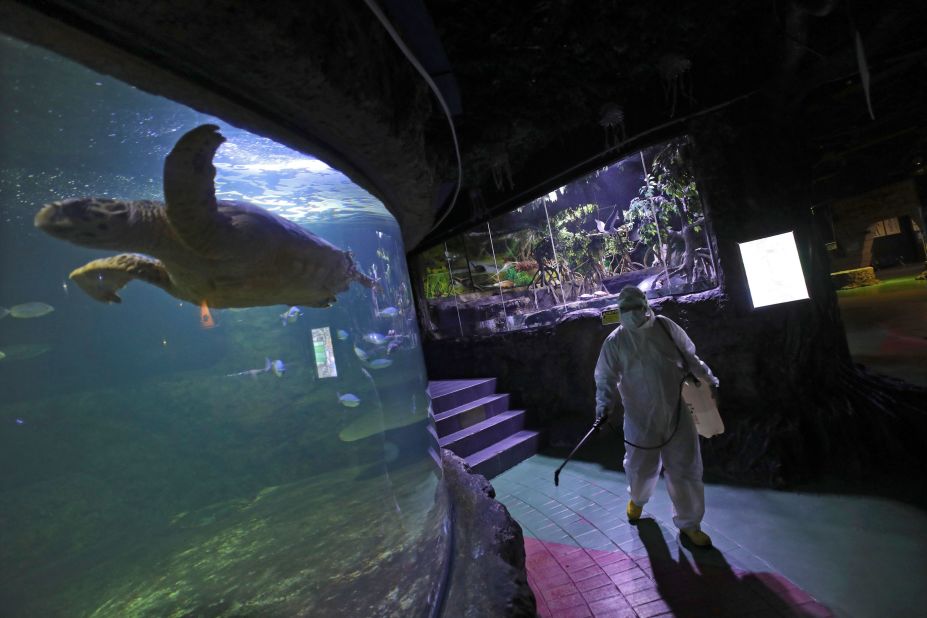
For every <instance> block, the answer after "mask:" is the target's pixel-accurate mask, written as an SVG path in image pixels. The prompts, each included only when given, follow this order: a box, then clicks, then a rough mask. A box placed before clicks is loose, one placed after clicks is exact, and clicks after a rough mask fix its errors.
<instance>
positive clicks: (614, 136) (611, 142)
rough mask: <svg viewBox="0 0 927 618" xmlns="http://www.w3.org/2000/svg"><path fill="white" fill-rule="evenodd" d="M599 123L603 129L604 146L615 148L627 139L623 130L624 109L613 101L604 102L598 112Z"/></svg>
mask: <svg viewBox="0 0 927 618" xmlns="http://www.w3.org/2000/svg"><path fill="white" fill-rule="evenodd" d="M599 125H601V127H602V128H603V129H605V148H607V149H612V148H617V147H618V144H620V143H621V142H623V141H624V140H625V139H627V135H626V134H625V130H624V109H622V108H621V106H620V105H617V104H615V103H606V104H605V105H603V106H602V110H601V111H600V112H599Z"/></svg>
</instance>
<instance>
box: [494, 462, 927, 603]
mask: <svg viewBox="0 0 927 618" xmlns="http://www.w3.org/2000/svg"><path fill="white" fill-rule="evenodd" d="M560 463H561V460H560V459H555V458H552V457H549V456H545V455H536V456H534V457H532V458H531V459H529V460H527V461H525V462H523V463H521V464H519V465H518V466H516V467H515V468H512V469H511V470H509V471H507V472H505V473H503V474H502V475H500V476H499V477H496V478H495V479H493V480H492V484H493V486H494V487H495V489H496V494H497V496H496V497H497V499H498V500H499V501H501V502H502V503H503V504H505V505H506V506H507V507H508V509H509V511H510V512H511V514H512V515H513V516H514V517H515V519H516V520H518V522H519V523H520V524H521V525H522V527H523V529H524V533H525V549H526V553H527V563H528V578H529V583H530V584H531V586H532V589H533V590H534V591H535V596H536V598H537V601H538V612H539V614H540V615H541V616H554V617H561V616H563V617H571V616H628V617H631V616H641V617H649V616H674V615H675V616H682V617H696V616H732V617H734V616H736V617H739V616H743V617H745V618H747V617H757V618H759V617H766V616H770V617H772V616H777V617H778V616H831V615H833V616H841V617H842V616H848V617H853V618H856V617H860V618H864V617H869V616H872V617H876V616H878V617H883V616H884V617H889V616H891V617H907V616H910V617H915V616H927V589H925V588H927V587H925V586H924V584H925V582H927V514H925V512H924V511H923V510H920V509H918V508H916V507H912V506H908V505H906V504H903V503H899V502H894V501H890V500H886V499H882V498H872V497H865V496H851V495H834V494H829V495H821V494H810V493H789V492H776V491H772V490H756V489H744V488H736V487H726V486H722V485H712V484H708V485H706V504H707V513H706V517H705V521H704V522H703V526H702V527H703V529H704V530H705V531H706V532H708V533H709V534H710V535H711V537H712V541H713V543H714V548H713V549H707V550H706V549H700V548H694V547H692V546H691V545H690V544H689V543H688V542H685V543H683V542H681V541H680V540H679V537H678V533H677V532H676V530H675V528H674V527H673V524H672V518H671V505H670V502H669V498H668V497H667V495H666V491H665V488H664V486H663V482H662V481H661V482H660V486H659V487H658V489H657V491H656V493H655V496H654V498H653V500H651V502H650V503H648V504H647V506H646V508H645V510H644V516H643V518H642V519H641V520H640V522H638V523H637V524H635V525H632V524H629V523H628V522H627V518H626V515H625V512H624V510H625V506H626V504H627V493H626V490H625V485H626V483H625V478H624V474H623V473H621V472H617V471H614V470H606V469H604V468H603V467H602V466H601V465H599V464H597V463H590V462H583V461H577V462H570V464H569V465H568V466H567V467H566V468H564V470H563V472H562V473H561V475H560V486H559V487H555V486H554V483H553V473H554V470H555V469H556V467H557V466H559V465H560Z"/></svg>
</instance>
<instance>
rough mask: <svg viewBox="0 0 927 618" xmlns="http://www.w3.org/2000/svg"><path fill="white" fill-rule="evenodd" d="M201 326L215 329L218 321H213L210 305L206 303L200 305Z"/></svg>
mask: <svg viewBox="0 0 927 618" xmlns="http://www.w3.org/2000/svg"><path fill="white" fill-rule="evenodd" d="M200 326H201V327H202V328H215V327H216V321H215V320H213V319H212V314H211V313H209V305H207V304H206V301H205V300H204V301H203V302H201V303H200Z"/></svg>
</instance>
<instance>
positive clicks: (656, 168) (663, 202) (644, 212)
mask: <svg viewBox="0 0 927 618" xmlns="http://www.w3.org/2000/svg"><path fill="white" fill-rule="evenodd" d="M687 149H688V140H686V139H684V138H680V139H676V140H673V141H671V142H669V143H668V144H666V145H665V146H664V147H663V148H662V149H661V150H660V152H658V153H657V155H656V156H655V157H654V159H653V162H652V163H651V166H650V171H649V173H648V174H647V175H646V176H645V177H644V185H643V186H642V187H641V188H640V190H639V192H638V197H635V198H634V199H632V200H631V204H630V205H629V207H628V209H627V210H626V211H624V220H625V222H626V223H632V224H637V225H639V226H640V228H639V229H640V232H639V233H640V237H641V240H642V241H643V242H645V243H647V244H650V245H654V244H657V243H658V242H659V239H658V238H657V222H659V225H660V228H661V231H664V230H666V229H667V227H669V226H671V225H674V224H675V226H676V227H677V228H678V227H681V226H682V225H688V224H691V223H692V222H694V221H696V220H698V219H700V218H701V217H702V216H703V209H702V201H701V198H700V197H699V194H698V189H697V187H696V185H695V178H694V176H693V175H692V169H691V167H690V165H689V163H688V161H687V160H686V154H687Z"/></svg>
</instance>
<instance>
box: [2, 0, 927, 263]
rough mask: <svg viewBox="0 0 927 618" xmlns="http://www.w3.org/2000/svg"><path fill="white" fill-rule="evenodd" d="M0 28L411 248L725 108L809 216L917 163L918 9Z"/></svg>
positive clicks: (922, 94) (85, 6) (407, 3)
mask: <svg viewBox="0 0 927 618" xmlns="http://www.w3.org/2000/svg"><path fill="white" fill-rule="evenodd" d="M377 13H380V14H381V15H380V17H378V16H377ZM384 19H385V22H384ZM0 28H2V29H3V30H5V31H6V32H8V33H10V34H12V35H13V36H16V37H19V38H23V39H25V40H29V41H31V42H33V43H37V44H39V45H43V46H45V47H49V48H51V49H53V50H55V51H58V52H60V53H63V54H65V55H68V56H70V57H72V58H74V59H76V60H78V61H80V62H83V63H84V64H87V65H88V66H90V67H91V68H95V69H96V70H99V71H102V72H106V73H109V74H112V75H114V76H116V77H118V78H120V79H123V80H124V81H128V82H130V83H132V84H134V85H136V86H138V87H140V88H143V89H146V90H150V91H153V92H157V93H159V94H164V95H165V96H169V97H171V98H174V99H176V100H178V101H180V102H183V103H186V104H188V105H191V106H192V107H194V108H196V109H199V110H201V111H205V112H208V113H212V114H214V115H217V116H220V117H223V118H225V119H226V120H228V121H229V122H231V123H233V124H237V125H238V126H242V127H244V128H248V129H251V130H253V131H255V132H257V133H260V134H263V135H267V136H269V137H272V138H274V139H276V140H277V141H279V142H281V143H284V144H288V145H290V146H294V147H296V148H300V149H303V150H306V151H309V152H312V153H313V154H316V155H317V156H319V157H320V158H322V159H324V160H326V161H328V162H329V163H331V164H333V165H335V166H336V167H339V168H340V169H342V170H343V171H345V172H346V173H347V174H348V175H349V176H351V177H352V178H353V179H354V180H355V181H356V182H358V183H359V184H361V185H362V186H364V187H365V188H367V189H368V190H370V191H371V192H372V193H374V194H375V195H377V196H378V197H380V199H381V200H383V202H384V203H385V204H386V206H387V207H388V208H389V209H390V210H391V211H392V212H393V214H394V215H396V217H397V219H398V220H399V222H400V225H401V226H402V228H403V232H404V236H405V240H406V246H407V247H408V248H409V249H410V250H411V249H413V248H415V247H419V248H422V247H425V246H427V245H428V244H430V243H434V242H436V241H439V240H441V239H442V238H445V237H447V236H448V235H450V234H453V233H456V232H458V231H461V230H463V229H465V228H466V227H468V226H470V225H472V224H474V223H477V222H479V221H480V220H481V219H483V218H486V217H488V216H491V215H493V214H496V213H501V212H504V211H505V210H508V209H511V208H514V207H517V206H518V205H520V204H521V203H523V202H525V201H527V200H529V199H532V198H534V197H536V196H537V195H540V194H542V193H545V192H547V191H550V190H551V189H553V188H555V187H557V186H560V185H562V184H563V183H564V182H566V181H567V180H569V179H570V177H571V176H575V175H577V174H579V173H582V172H585V171H588V170H591V169H594V168H595V167H596V166H599V165H601V164H603V163H605V162H608V161H610V160H612V159H615V158H618V157H619V156H621V155H624V154H627V153H630V152H633V151H634V149H636V148H639V147H641V146H643V145H647V144H649V143H652V142H653V141H655V140H658V139H661V138H664V137H667V136H669V135H673V134H676V133H680V132H684V131H685V130H686V126H687V125H686V123H687V121H688V120H689V119H691V118H693V117H695V116H698V115H700V114H705V113H710V112H711V111H712V110H714V109H719V108H723V107H724V106H727V105H743V106H747V107H748V109H751V110H753V109H755V110H756V113H757V115H758V116H759V117H762V118H766V119H768V120H769V124H770V129H769V130H770V139H779V137H780V136H781V134H782V132H783V127H785V128H786V130H787V132H788V133H789V134H790V136H791V137H792V138H796V139H795V144H796V151H795V156H796V157H797V158H800V159H802V160H806V161H807V164H806V166H807V168H808V175H809V179H813V181H814V183H815V184H814V194H815V199H816V200H818V201H827V200H828V199H833V198H834V197H838V196H840V195H842V194H847V193H852V192H855V191H860V190H864V189H867V188H872V187H875V186H879V185H881V184H885V183H886V182H890V181H892V180H894V179H897V178H900V177H904V176H906V175H910V174H912V173H914V172H916V171H917V170H919V169H920V165H922V164H923V158H924V157H925V156H927V154H925V152H927V120H925V114H924V110H925V109H927V2H924V1H923V0H918V1H916V2H915V1H911V2H882V3H874V2H873V3H862V2H858V1H855V0H762V1H760V0H742V1H736V0H713V1H712V2H698V3H696V2H691V1H689V2H683V1H681V0H676V1H659V0H622V1H620V2H619V1H613V2H604V1H593V0H588V1H583V2H579V1H573V2H569V1H551V0H548V1H538V2H500V1H498V0H494V1H488V0H377V1H374V0H370V1H369V2H361V1H360V0H355V1H352V2H348V1H337V0H315V1H313V2H303V1H298V0H278V1H277V2H275V3H273V4H272V5H266V6H265V5H264V4H262V3H246V2H238V1H231V0H225V1H218V0H204V1H202V2H196V3H190V2H187V1H186V0H150V1H148V2H146V3H144V4H142V5H140V4H139V3H137V2H134V1H130V0H107V1H106V2H96V1H90V0H43V1H40V2H17V1H13V0H0ZM389 28H395V31H396V33H397V34H398V36H399V37H400V38H401V40H402V41H404V44H405V45H406V46H407V47H408V48H409V49H410V50H411V52H412V53H413V54H414V55H415V56H416V58H417V60H418V61H419V62H420V63H421V65H422V66H423V68H424V69H425V70H426V71H427V72H428V73H429V74H430V76H431V78H432V79H433V81H434V82H435V83H436V84H437V85H438V87H439V88H440V89H441V92H443V94H444V99H445V100H446V102H447V103H448V108H449V109H450V111H451V114H452V116H453V126H454V128H455V131H456V135H457V138H458V140H459V144H460V153H461V161H462V172H463V173H462V175H461V177H460V180H461V188H460V192H459V195H458V198H457V200H456V203H455V205H454V207H453V209H452V211H451V212H450V213H449V214H447V216H445V214H446V212H447V211H446V209H447V206H448V204H449V203H450V201H451V196H452V195H453V194H454V189H455V186H456V182H457V179H458V166H457V157H456V155H455V150H454V146H453V141H452V139H451V135H452V134H451V131H450V130H449V126H450V125H449V123H448V119H447V117H446V115H445V113H444V111H443V109H442V106H441V105H439V104H438V99H437V98H436V97H435V95H434V93H433V92H432V91H431V89H430V88H429V87H428V85H427V84H426V80H425V79H424V78H423V76H422V75H421V74H420V72H419V71H417V70H416V69H415V68H414V67H413V65H412V64H411V63H410V62H409V59H408V58H407V57H406V56H405V55H404V54H403V53H402V52H401V51H400V48H399V47H397V45H396V43H395V41H394V39H393V38H391V36H390V34H389ZM857 33H859V41H860V42H861V45H862V47H861V49H862V51H863V54H862V55H860V53H859V51H858V49H857V43H856V34H857ZM861 57H862V58H865V63H864V65H863V66H864V70H868V72H869V74H870V82H871V83H870V88H869V90H870V96H871V103H872V109H873V113H874V115H875V119H874V120H873V119H872V118H871V117H870V115H869V111H868V108H867V103H866V98H865V94H864V91H863V88H862V87H861V70H860V66H861V65H860V60H859V59H860V58H861ZM458 95H459V96H458ZM618 110H620V112H619V111H618ZM603 114H604V115H605V118H603ZM619 117H621V118H623V134H622V126H621V125H619V124H618V122H617V119H618V118H619ZM609 123H611V125H610V127H608V128H609V129H610V130H611V131H612V133H611V135H610V136H608V137H609V138H610V139H611V141H608V142H607V134H606V133H607V132H606V127H605V126H604V125H608V124H609ZM494 172H495V173H494ZM494 176H495V177H494ZM436 221H440V225H438V226H437V227H435V223H436Z"/></svg>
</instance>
